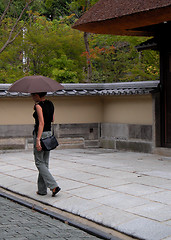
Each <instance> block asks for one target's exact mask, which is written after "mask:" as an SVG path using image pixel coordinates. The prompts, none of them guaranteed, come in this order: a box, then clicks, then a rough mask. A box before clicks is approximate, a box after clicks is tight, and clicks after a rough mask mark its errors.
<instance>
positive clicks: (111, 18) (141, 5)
mask: <svg viewBox="0 0 171 240" xmlns="http://www.w3.org/2000/svg"><path fill="white" fill-rule="evenodd" d="M166 21H171V0H143V1H142V0H131V1H130V0H99V1H98V2H97V3H96V4H95V5H94V6H93V7H92V8H91V9H90V10H89V11H87V12H86V13H85V14H84V15H83V16H82V17H81V18H80V19H79V20H78V21H76V23H75V24H74V25H73V28H75V29H78V30H81V31H84V32H92V33H100V34H114V35H129V36H134V35H135V36H152V35H155V31H156V28H151V27H150V28H149V29H148V28H144V26H153V25H156V24H157V25H158V24H159V26H158V27H161V26H160V24H162V23H164V22H166Z"/></svg>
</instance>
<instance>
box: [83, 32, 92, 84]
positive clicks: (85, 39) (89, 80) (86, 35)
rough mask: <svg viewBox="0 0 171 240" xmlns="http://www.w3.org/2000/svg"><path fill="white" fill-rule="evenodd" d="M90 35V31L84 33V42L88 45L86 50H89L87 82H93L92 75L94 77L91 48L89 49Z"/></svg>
mask: <svg viewBox="0 0 171 240" xmlns="http://www.w3.org/2000/svg"><path fill="white" fill-rule="evenodd" d="M88 35H89V33H87V32H85V33H84V43H85V47H86V52H87V79H86V81H87V82H91V77H92V67H91V59H90V49H89V42H88Z"/></svg>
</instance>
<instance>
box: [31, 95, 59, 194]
mask: <svg viewBox="0 0 171 240" xmlns="http://www.w3.org/2000/svg"><path fill="white" fill-rule="evenodd" d="M31 95H32V98H33V100H34V102H35V105H34V110H35V111H34V113H33V117H34V119H35V126H34V131H33V139H34V158H35V164H36V167H37V169H38V171H39V175H38V181H37V185H38V191H37V194H38V195H42V196H43V195H46V194H47V188H50V190H51V191H52V197H54V196H55V195H56V194H57V193H58V192H59V191H60V190H61V189H60V187H59V186H58V184H57V182H56V181H55V179H54V178H53V176H52V174H51V173H50V172H49V169H48V168H49V155H50V152H49V151H43V150H42V147H41V142H40V139H41V138H46V137H49V136H51V135H52V133H51V122H53V121H54V105H53V103H52V102H51V101H49V100H46V99H45V95H46V93H45V92H42V93H32V94H31Z"/></svg>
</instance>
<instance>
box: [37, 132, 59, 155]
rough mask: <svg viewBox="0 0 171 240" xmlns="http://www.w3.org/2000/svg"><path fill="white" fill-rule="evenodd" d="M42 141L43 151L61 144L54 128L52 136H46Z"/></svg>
mask: <svg viewBox="0 0 171 240" xmlns="http://www.w3.org/2000/svg"><path fill="white" fill-rule="evenodd" d="M40 142H41V146H42V150H43V151H50V150H53V149H55V148H56V147H57V146H58V145H59V144H58V141H57V139H56V137H55V136H54V129H53V134H52V136H50V137H46V138H41V139H40Z"/></svg>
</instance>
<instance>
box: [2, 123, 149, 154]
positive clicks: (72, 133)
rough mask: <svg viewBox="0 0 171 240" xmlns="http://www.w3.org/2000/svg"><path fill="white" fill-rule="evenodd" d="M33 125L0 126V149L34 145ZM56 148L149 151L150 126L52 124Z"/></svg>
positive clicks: (24, 147) (22, 147)
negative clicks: (56, 140)
mask: <svg viewBox="0 0 171 240" xmlns="http://www.w3.org/2000/svg"><path fill="white" fill-rule="evenodd" d="M32 131H33V125H9V126H8V125H0V150H2V149H30V148H32V147H33V140H32ZM54 132H55V135H56V137H57V138H58V141H59V144H60V145H59V148H85V147H102V148H110V149H117V150H127V151H136V152H151V151H152V126H151V125H137V124H114V123H85V124H55V125H54Z"/></svg>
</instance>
